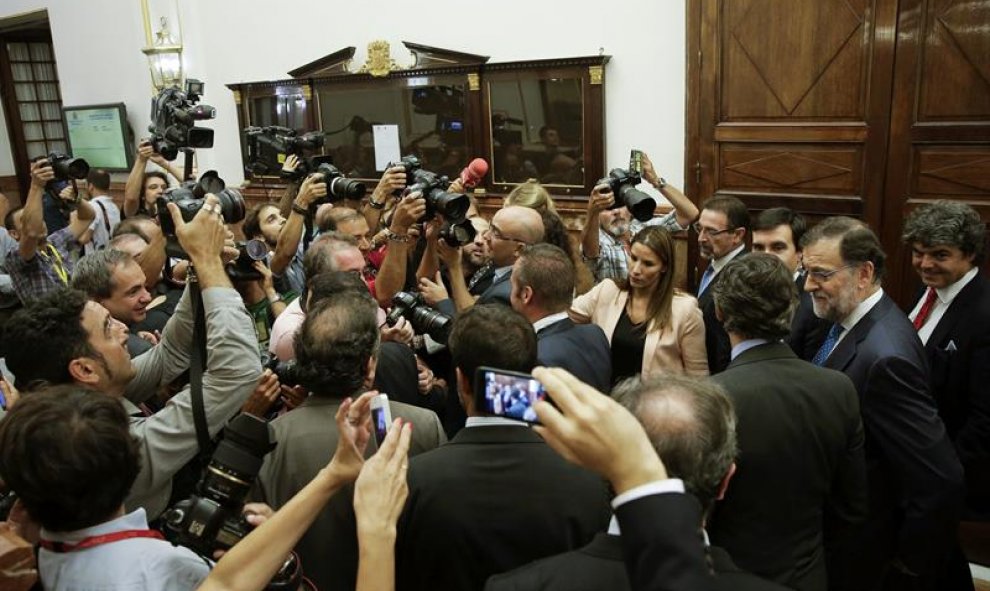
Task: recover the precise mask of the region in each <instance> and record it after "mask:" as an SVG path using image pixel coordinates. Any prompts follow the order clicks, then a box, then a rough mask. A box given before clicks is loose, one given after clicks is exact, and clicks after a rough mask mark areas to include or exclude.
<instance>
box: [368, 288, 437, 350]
mask: <svg viewBox="0 0 990 591" xmlns="http://www.w3.org/2000/svg"><path fill="white" fill-rule="evenodd" d="M399 318H405V319H406V320H408V321H409V323H410V324H412V327H413V330H415V331H416V332H417V333H420V334H423V333H425V334H428V335H430V338H432V339H433V340H434V341H436V342H438V343H441V344H447V337H449V336H450V329H451V328H452V326H453V319H452V318H451V317H450V316H447V315H446V314H444V313H443V312H440V311H438V310H434V309H433V308H431V307H430V306H429V305H428V304H427V303H426V302H424V301H423V298H422V296H420V295H419V294H414V293H410V292H408V291H400V292H399V293H397V294H395V296H393V297H392V309H391V310H389V312H388V316H386V317H385V322H386V323H387V324H388V325H389V326H395V325H396V323H397V322H399Z"/></svg>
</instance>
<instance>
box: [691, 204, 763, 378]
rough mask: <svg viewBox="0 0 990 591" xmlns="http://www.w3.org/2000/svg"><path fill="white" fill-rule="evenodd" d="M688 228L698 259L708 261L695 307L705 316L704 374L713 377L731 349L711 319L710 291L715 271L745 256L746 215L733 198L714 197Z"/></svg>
mask: <svg viewBox="0 0 990 591" xmlns="http://www.w3.org/2000/svg"><path fill="white" fill-rule="evenodd" d="M692 227H693V228H694V231H695V232H697V233H698V248H699V249H700V251H701V256H702V257H704V258H705V259H706V260H707V261H708V266H707V267H706V268H705V272H704V273H703V274H702V276H701V282H700V283H699V284H698V305H699V306H701V311H702V312H703V313H704V315H705V348H706V349H707V351H708V371H709V372H711V374H712V375H715V374H717V373H718V372H720V371H722V370H724V369H725V368H726V367H727V366H728V365H729V360H730V357H731V353H732V345H731V344H730V343H729V335H728V334H726V332H725V329H724V328H722V322H721V321H719V319H718V318H717V317H716V316H715V300H714V298H713V297H712V293H713V290H712V287H714V285H716V284H717V283H718V279H719V271H721V270H722V268H723V267H725V266H726V265H727V264H729V261H731V260H733V259H735V258H736V257H739V256H742V255H743V254H745V253H746V234H748V233H749V211H748V210H747V209H746V205H745V204H744V203H743V202H742V201H740V200H739V199H736V198H735V197H714V198H712V199H709V200H708V201H706V202H705V204H704V206H703V207H702V210H701V217H699V218H698V221H697V222H695V223H694V224H693V226H692Z"/></svg>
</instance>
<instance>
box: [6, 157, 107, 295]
mask: <svg viewBox="0 0 990 591" xmlns="http://www.w3.org/2000/svg"><path fill="white" fill-rule="evenodd" d="M54 178H55V173H54V171H53V170H52V167H51V164H49V162H48V160H47V159H42V160H39V161H37V162H34V163H32V164H31V188H30V190H29V191H28V196H27V200H26V201H25V204H24V207H22V208H19V209H15V210H13V211H11V212H10V213H8V214H7V216H6V219H5V220H4V225H5V226H6V227H7V231H8V232H10V235H11V237H12V238H14V239H15V240H17V241H18V244H17V245H16V246H14V245H11V246H10V247H9V251H8V252H7V253H6V257H5V258H4V266H5V267H6V270H7V274H8V275H9V276H10V280H11V282H12V283H13V286H14V292H15V293H16V294H17V297H18V298H20V300H21V302H22V303H25V304H26V303H28V302H30V301H32V300H35V299H37V298H39V297H41V296H42V295H44V294H46V293H48V292H49V291H52V290H54V289H57V288H59V287H64V286H66V285H68V284H69V279H70V278H71V277H72V267H73V263H74V261H73V256H74V253H73V252H72V251H73V250H75V249H78V248H79V242H78V240H79V237H80V236H82V235H83V233H84V232H85V231H86V230H87V229H88V228H89V225H90V223H91V222H92V221H93V220H94V219H95V218H96V212H95V211H94V210H93V207H92V206H91V205H90V204H89V203H87V202H86V201H83V200H81V199H79V196H78V195H76V197H75V201H74V203H73V206H74V207H75V211H73V212H72V214H71V216H70V222H69V225H68V226H66V227H65V228H62V229H61V230H59V231H57V232H54V233H52V234H51V235H50V236H49V235H48V228H47V226H46V225H45V219H44V215H43V213H42V212H43V207H42V198H43V195H44V192H45V185H46V184H47V183H48V182H49V181H51V180H52V179H54Z"/></svg>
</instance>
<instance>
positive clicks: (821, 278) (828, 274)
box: [798, 265, 859, 283]
mask: <svg viewBox="0 0 990 591" xmlns="http://www.w3.org/2000/svg"><path fill="white" fill-rule="evenodd" d="M858 266H859V265H842V266H841V267H839V268H838V269H832V270H831V271H811V270H809V269H808V268H807V267H805V266H804V265H801V266H800V267H798V271H799V272H801V273H803V274H806V275H808V277H811V278H812V279H814V280H815V281H816V282H818V283H825V282H826V281H828V280H829V279H831V278H832V276H833V275H835V274H836V273H838V272H839V271H841V270H843V269H852V268H855V267H858Z"/></svg>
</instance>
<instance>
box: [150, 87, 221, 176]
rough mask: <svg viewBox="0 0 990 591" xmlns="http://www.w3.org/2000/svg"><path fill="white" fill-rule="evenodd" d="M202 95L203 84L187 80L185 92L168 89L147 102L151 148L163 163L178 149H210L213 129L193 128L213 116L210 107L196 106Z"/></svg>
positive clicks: (175, 88)
mask: <svg viewBox="0 0 990 591" xmlns="http://www.w3.org/2000/svg"><path fill="white" fill-rule="evenodd" d="M202 93H203V83H202V82H200V81H199V80H194V79H188V80H186V88H185V90H182V89H180V88H179V87H178V86H172V87H170V88H166V89H164V90H162V91H161V92H160V93H159V94H158V96H157V97H155V98H153V99H151V125H149V126H148V131H150V132H151V147H152V149H154V150H155V152H157V153H159V154H161V155H162V156H163V157H164V158H165V159H166V160H175V157H176V156H178V154H179V148H212V147H213V130H212V129H208V128H205V127H196V122H197V121H203V120H206V119H213V118H214V117H216V115H217V110H216V109H214V108H213V107H211V106H209V105H200V104H197V103H198V102H199V98H200V95H201V94H202Z"/></svg>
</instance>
